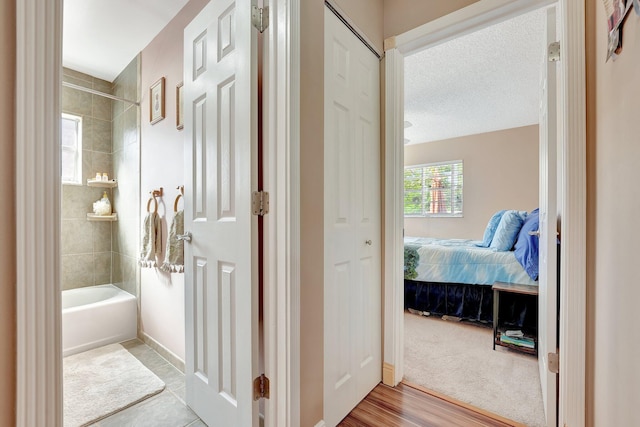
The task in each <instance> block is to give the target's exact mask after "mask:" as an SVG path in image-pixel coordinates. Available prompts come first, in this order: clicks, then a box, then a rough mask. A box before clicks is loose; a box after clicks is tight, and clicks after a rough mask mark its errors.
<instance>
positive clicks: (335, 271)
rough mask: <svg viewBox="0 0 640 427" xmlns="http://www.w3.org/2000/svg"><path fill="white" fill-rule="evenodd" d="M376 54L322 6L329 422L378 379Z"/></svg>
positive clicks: (326, 415)
mask: <svg viewBox="0 0 640 427" xmlns="http://www.w3.org/2000/svg"><path fill="white" fill-rule="evenodd" d="M379 96H380V94H379V62H378V59H377V58H376V57H375V56H374V55H373V54H372V53H371V52H370V51H369V50H368V49H367V48H366V47H365V46H364V45H363V44H362V43H361V42H360V41H359V40H358V39H357V38H356V37H355V36H354V35H353V34H352V33H351V32H350V31H349V30H348V29H347V28H346V27H345V26H344V25H343V24H342V23H341V22H340V21H339V20H338V19H337V18H336V17H335V16H334V15H333V13H331V12H329V11H326V12H325V129H324V130H325V169H324V173H325V180H324V183H325V194H324V203H325V241H324V244H325V246H324V248H325V252H324V255H325V301H324V307H325V312H324V319H325V321H324V322H325V323H324V330H325V364H324V367H325V400H324V408H325V411H324V421H325V422H326V423H327V425H329V426H332V425H336V424H337V423H338V422H339V421H340V420H341V419H342V418H343V417H344V416H346V415H347V414H348V413H349V412H350V411H351V409H353V408H354V407H355V406H356V405H357V404H358V403H359V402H360V401H361V400H362V399H363V398H364V397H365V396H366V395H367V393H369V391H371V390H372V389H373V388H374V387H375V386H376V385H377V384H378V383H379V382H380V380H381V375H382V362H381V329H382V322H381V301H380V300H381V289H380V243H381V241H380V240H381V231H380V209H381V206H380V161H379V152H380V132H379V127H380V122H379V120H380V118H379Z"/></svg>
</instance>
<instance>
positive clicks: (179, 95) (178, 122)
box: [176, 83, 184, 130]
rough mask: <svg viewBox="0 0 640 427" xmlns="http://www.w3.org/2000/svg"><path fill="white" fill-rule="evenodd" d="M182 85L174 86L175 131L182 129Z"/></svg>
mask: <svg viewBox="0 0 640 427" xmlns="http://www.w3.org/2000/svg"><path fill="white" fill-rule="evenodd" d="M183 86H184V83H180V84H179V85H178V86H176V129H178V130H182V128H184V103H183V101H182V88H183Z"/></svg>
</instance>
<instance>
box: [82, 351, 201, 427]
mask: <svg viewBox="0 0 640 427" xmlns="http://www.w3.org/2000/svg"><path fill="white" fill-rule="evenodd" d="M122 345H123V347H124V348H126V349H127V350H129V352H130V353H131V354H132V355H134V356H135V357H136V358H137V359H138V360H139V361H140V362H142V364H143V365H145V366H146V367H147V368H149V370H151V371H152V372H153V373H154V374H156V375H157V376H158V377H159V378H160V379H161V380H162V381H164V382H165V384H166V388H165V389H164V390H163V391H162V392H161V393H159V394H157V395H155V396H152V397H150V398H149V399H146V400H143V401H142V402H140V403H138V404H136V405H133V406H132V407H130V408H127V409H125V410H123V411H120V412H117V413H115V414H113V415H111V416H110V417H107V418H105V419H103V420H100V421H98V422H97V423H94V424H92V426H93V427H147V426H148V427H206V424H205V423H204V422H202V420H201V419H200V418H198V416H197V415H196V414H195V413H194V412H193V411H192V410H191V409H190V408H189V407H188V406H187V405H186V404H185V403H184V401H185V397H184V395H185V384H184V374H183V373H182V372H180V371H179V370H178V369H176V368H175V367H174V366H173V365H171V364H170V363H169V362H167V361H166V360H165V359H164V358H163V357H162V356H160V355H159V354H158V353H156V352H155V351H154V350H153V349H151V348H150V347H149V346H147V345H146V344H144V343H143V342H141V341H139V340H137V339H136V340H131V341H127V342H124V343H122Z"/></svg>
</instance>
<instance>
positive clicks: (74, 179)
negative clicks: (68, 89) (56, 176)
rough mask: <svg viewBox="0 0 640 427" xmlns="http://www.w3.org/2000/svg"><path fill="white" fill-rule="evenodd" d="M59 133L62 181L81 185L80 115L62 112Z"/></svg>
mask: <svg viewBox="0 0 640 427" xmlns="http://www.w3.org/2000/svg"><path fill="white" fill-rule="evenodd" d="M60 135H61V137H60V150H61V153H60V160H61V168H60V169H61V172H62V183H63V184H75V185H82V117H79V116H73V115H71V114H62V122H61V125H60Z"/></svg>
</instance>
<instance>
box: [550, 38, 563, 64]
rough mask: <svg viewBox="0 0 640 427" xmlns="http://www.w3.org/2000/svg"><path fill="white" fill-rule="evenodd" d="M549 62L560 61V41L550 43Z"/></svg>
mask: <svg viewBox="0 0 640 427" xmlns="http://www.w3.org/2000/svg"><path fill="white" fill-rule="evenodd" d="M547 52H548V54H549V62H557V61H560V42H553V43H551V44H550V45H549V50H548V51H547Z"/></svg>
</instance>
